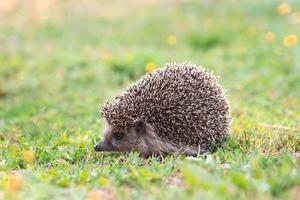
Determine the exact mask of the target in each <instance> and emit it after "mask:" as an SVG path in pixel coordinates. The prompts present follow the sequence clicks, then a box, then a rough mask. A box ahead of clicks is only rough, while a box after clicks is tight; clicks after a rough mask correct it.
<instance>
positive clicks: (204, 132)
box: [94, 63, 231, 157]
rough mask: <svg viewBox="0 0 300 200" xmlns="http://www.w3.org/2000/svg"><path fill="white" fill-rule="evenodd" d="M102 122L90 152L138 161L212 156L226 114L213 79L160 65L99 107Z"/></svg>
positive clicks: (188, 67) (189, 68) (184, 67)
mask: <svg viewBox="0 0 300 200" xmlns="http://www.w3.org/2000/svg"><path fill="white" fill-rule="evenodd" d="M100 113H101V116H102V117H103V118H104V121H105V122H106V128H105V130H104V133H103V138H102V140H100V142H99V143H97V144H96V145H95V146H94V149H95V151H104V152H139V153H140V154H141V155H142V156H145V157H148V156H151V155H169V154H183V155H186V156H197V155H199V154H203V153H209V152H213V151H214V150H216V149H217V147H219V146H220V145H221V144H222V143H223V142H224V140H225V139H226V137H227V136H228V129H229V124H230V119H231V117H230V111H229V105H228V101H227V98H226V95H225V92H224V90H223V88H222V86H220V85H219V84H218V83H217V79H216V77H215V75H214V74H212V73H210V72H209V71H207V70H206V69H204V68H203V67H201V66H197V65H195V64H186V63H184V64H165V66H164V67H163V68H161V69H158V70H156V71H154V72H152V73H147V74H146V75H144V76H143V77H142V78H141V79H140V80H138V81H137V82H135V83H134V84H132V85H131V86H129V87H128V89H127V90H125V91H124V92H123V93H122V94H121V95H119V96H117V97H116V98H115V99H114V100H113V101H112V102H111V103H108V102H107V103H105V104H104V105H102V106H101V107H100Z"/></svg>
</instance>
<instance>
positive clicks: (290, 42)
mask: <svg viewBox="0 0 300 200" xmlns="http://www.w3.org/2000/svg"><path fill="white" fill-rule="evenodd" d="M297 42H298V37H297V35H288V36H286V37H285V38H284V39H283V44H284V45H285V46H294V45H296V44H297Z"/></svg>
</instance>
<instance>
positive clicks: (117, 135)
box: [114, 132, 124, 140]
mask: <svg viewBox="0 0 300 200" xmlns="http://www.w3.org/2000/svg"><path fill="white" fill-rule="evenodd" d="M123 137H124V133H121V132H116V133H114V138H115V139H116V140H121V139H122V138H123Z"/></svg>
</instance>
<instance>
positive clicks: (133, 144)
mask: <svg viewBox="0 0 300 200" xmlns="http://www.w3.org/2000/svg"><path fill="white" fill-rule="evenodd" d="M128 130H129V131H126V130H124V129H121V128H119V127H117V126H114V125H111V124H109V123H107V127H106V129H105V130H104V133H103V139H102V140H101V141H100V142H99V143H98V144H96V145H95V147H94V149H95V151H107V152H128V151H136V152H140V153H141V154H143V155H145V154H147V153H148V147H147V145H146V144H147V142H146V140H145V138H146V137H147V136H148V135H149V134H154V131H151V130H150V129H149V128H147V127H146V124H145V123H143V122H140V121H138V122H135V123H133V124H132V125H131V126H130V127H129V129H128Z"/></svg>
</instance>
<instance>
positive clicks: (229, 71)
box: [0, 0, 300, 200]
mask: <svg viewBox="0 0 300 200" xmlns="http://www.w3.org/2000/svg"><path fill="white" fill-rule="evenodd" d="M299 37H300V2H299V1H298V0H290V1H277V0H264V1H261V0H253V1H245V0H244V1H238V0H219V1H218V0H202V1H193V0H187V1H178V0H165V1H163V0H161V1H160V0H130V1H117V0H112V1H109V0H101V1H100V0H99V1H97V0H89V1H83V0H78V1H74V0H73V1H72V0H1V1H0V199H89V200H98V199H199V198H201V199H253V198H254V199H273V198H275V199H297V198H299V196H300V170H299V169H300V167H299V164H300V161H299V157H300V136H299V135H300V46H299V39H300V38H299ZM168 62H177V63H183V62H191V63H196V64H198V65H202V66H204V67H205V68H207V69H209V70H210V71H213V72H214V73H215V74H216V75H217V76H218V77H219V82H220V83H221V84H223V85H224V87H225V89H226V90H227V95H228V98H229V101H230V103H231V110H232V117H233V120H232V125H231V130H230V134H231V136H230V138H229V139H228V141H227V142H226V143H225V144H224V146H223V147H222V148H220V149H219V150H218V151H217V152H216V153H214V154H211V155H208V156H200V157H199V158H197V159H193V160H187V159H186V158H183V157H180V156H170V157H167V158H165V159H163V161H161V160H160V159H159V158H150V159H143V158H140V157H139V156H138V155H137V154H135V153H128V154H122V155H112V154H96V153H94V152H93V145H94V144H95V142H96V141H97V140H99V139H100V138H101V131H102V121H101V120H100V117H99V113H98V108H99V105H100V104H102V103H104V102H105V101H107V100H110V99H112V98H113V97H114V96H116V95H117V94H118V93H119V92H121V91H122V90H124V89H125V88H126V87H127V86H128V84H130V83H132V82H134V81H135V80H137V79H138V78H139V77H140V76H142V75H143V74H145V73H149V72H151V71H152V70H154V69H156V68H160V67H162V66H163V65H164V64H165V63H168Z"/></svg>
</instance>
